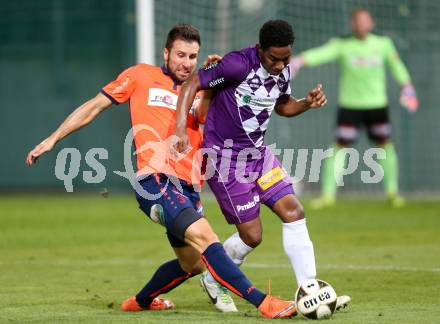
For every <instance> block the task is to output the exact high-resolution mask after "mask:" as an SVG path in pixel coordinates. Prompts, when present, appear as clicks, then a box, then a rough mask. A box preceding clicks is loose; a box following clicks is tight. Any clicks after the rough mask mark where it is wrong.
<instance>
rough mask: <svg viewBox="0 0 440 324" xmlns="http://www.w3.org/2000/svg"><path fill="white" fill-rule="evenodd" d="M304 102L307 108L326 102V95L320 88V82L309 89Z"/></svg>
mask: <svg viewBox="0 0 440 324" xmlns="http://www.w3.org/2000/svg"><path fill="white" fill-rule="evenodd" d="M306 103H307V104H308V106H309V108H321V107H324V106H325V105H326V104H327V97H326V95H325V93H324V90H322V84H318V85H317V86H316V87H315V88H313V89H312V90H310V91H309V93H308V94H307V97H306Z"/></svg>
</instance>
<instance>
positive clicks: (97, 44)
mask: <svg viewBox="0 0 440 324" xmlns="http://www.w3.org/2000/svg"><path fill="white" fill-rule="evenodd" d="M154 6H155V9H154V26H155V36H156V44H155V48H156V64H161V62H162V56H161V51H162V48H163V45H164V40H165V37H166V33H167V31H168V30H169V28H170V27H172V26H173V25H175V24H176V23H180V22H185V23H192V24H194V25H195V26H196V27H198V28H199V29H200V31H201V34H202V42H203V43H202V53H201V56H202V57H204V56H205V55H207V54H208V53H213V52H216V53H220V54H223V53H225V52H226V51H228V50H231V49H239V48H242V47H246V46H248V45H249V44H251V43H255V42H257V38H258V30H259V28H260V26H261V25H262V23H264V22H265V21H266V20H268V19H274V18H282V19H286V20H288V21H289V22H290V23H292V25H293V27H294V30H295V33H296V42H295V48H294V50H295V51H301V50H303V49H307V48H310V47H312V46H317V45H320V44H322V43H323V42H324V41H326V40H327V39H328V38H330V37H332V36H335V35H342V34H346V33H348V32H349V28H348V27H349V26H348V21H349V14H350V12H351V10H352V9H353V8H355V7H358V6H363V7H366V8H368V9H370V10H371V11H372V13H373V15H374V17H375V19H376V23H377V32H380V33H383V34H386V35H389V36H391V37H392V39H393V40H394V42H395V44H396V47H397V48H398V50H399V52H400V54H401V56H402V57H403V59H404V61H405V63H406V64H407V66H408V68H409V70H410V73H411V75H412V78H413V82H414V84H415V86H416V88H417V90H418V95H419V99H420V102H421V109H420V111H419V112H418V113H417V114H415V115H413V116H410V115H409V114H408V113H407V112H406V111H404V110H403V109H402V108H400V106H399V104H398V93H399V89H398V86H397V84H396V83H395V82H394V81H393V80H391V79H390V81H389V95H390V102H391V112H392V122H393V132H394V133H393V138H394V141H395V143H396V147H397V152H398V154H399V157H400V162H401V185H402V188H403V190H404V191H406V192H407V193H422V194H430V195H433V194H435V193H436V192H438V191H439V189H440V173H439V172H438V165H440V153H439V145H438V143H437V140H438V139H439V138H440V130H439V127H438V126H437V125H438V121H439V119H440V110H439V108H438V107H437V99H436V98H437V96H436V95H437V92H438V89H440V77H439V75H440V73H439V72H440V71H439V69H440V66H439V65H438V64H437V62H438V61H439V59H440V20H439V19H438V17H439V16H440V3H438V2H435V1H428V0H419V1H415V0H412V1H409V0H406V1H402V0H383V1H367V0H365V1H353V0H307V1H299V0H271V1H269V0H266V1H265V0H242V1H237V0H229V1H202V0H198V1H196V0H188V1H185V2H183V1H178V2H176V1H172V0H161V1H159V0H157V1H155V2H154ZM135 17H136V15H135V1H134V0H125V1H122V0H107V1H97V0H77V1H66V0H40V1H32V0H20V1H10V0H0V39H1V42H0V71H1V74H0V91H1V99H2V100H1V108H0V138H1V139H2V142H3V143H4V144H3V147H4V149H3V154H2V159H1V160H0V172H1V173H0V188H1V189H2V190H12V189H16V190H22V189H50V190H52V189H60V190H64V187H63V183H62V182H61V181H59V180H58V179H57V178H56V177H55V175H54V167H55V158H56V154H57V153H58V151H59V150H60V149H62V148H64V147H76V148H78V149H79V150H80V152H81V154H82V157H83V160H82V164H81V168H80V175H79V176H78V177H77V179H75V181H74V188H75V189H81V190H95V189H97V188H102V187H108V188H112V189H117V188H124V189H129V185H128V183H127V182H126V180H124V179H123V178H120V177H118V176H116V175H114V174H113V172H112V171H114V170H123V169H124V167H123V160H122V159H123V139H124V138H125V135H126V133H127V131H128V130H129V128H130V125H129V113H128V107H127V105H121V106H118V107H114V108H113V109H111V110H110V111H108V112H106V113H105V114H103V116H101V117H99V119H98V120H97V121H96V122H94V123H93V125H91V126H89V127H87V128H85V129H83V130H81V131H80V132H78V133H77V134H74V135H73V136H70V137H69V138H67V139H65V140H64V141H62V142H61V143H60V144H59V145H58V146H57V147H56V149H55V150H54V152H52V153H51V154H48V155H47V156H44V157H43V158H42V159H41V161H40V163H39V164H37V165H36V167H35V168H34V169H28V168H27V167H26V166H25V164H24V158H25V156H26V154H27V152H28V151H29V150H30V149H31V148H33V147H34V145H35V144H37V143H39V142H40V141H41V140H42V139H44V138H45V137H46V136H47V135H48V134H49V132H51V131H53V130H54V129H55V127H56V126H57V125H58V124H59V123H60V122H61V121H62V120H63V119H64V118H65V116H66V115H67V114H69V113H70V112H71V111H72V110H73V109H74V108H75V107H77V106H78V105H80V104H81V103H82V102H83V101H85V100H87V99H88V98H91V97H92V96H94V95H95V94H96V93H97V92H98V91H99V89H100V88H101V87H102V86H103V85H105V84H106V83H107V82H109V81H110V80H112V79H114V78H115V77H116V76H117V75H118V73H119V72H120V71H122V70H123V69H125V68H126V67H128V66H130V65H133V64H135V63H136V54H135V53H136V43H135V37H136V19H135ZM337 76H338V68H337V65H336V64H330V65H326V66H322V67H319V68H315V69H305V70H304V71H301V73H300V75H299V77H298V78H297V79H296V80H295V81H293V82H292V87H293V93H294V95H297V96H302V95H303V94H305V92H306V91H307V90H308V89H309V88H310V87H312V86H314V85H315V84H316V83H317V82H321V83H323V84H324V87H325V90H326V92H327V94H328V97H329V99H330V102H329V106H328V108H327V109H325V110H324V111H319V112H311V113H307V114H304V116H301V117H299V118H296V119H293V120H287V119H282V118H279V117H275V118H274V119H273V120H272V122H271V125H270V128H269V134H268V136H267V138H266V142H267V143H268V144H270V143H273V142H276V143H277V147H279V148H294V149H299V148H308V149H312V148H327V147H328V145H329V144H330V143H331V142H332V134H333V126H334V122H335V106H336V91H337V86H338V85H337V81H336V80H337V79H338V78H337ZM92 147H103V148H106V149H107V150H108V152H109V159H108V160H105V161H102V163H103V164H104V165H105V167H106V168H107V178H106V180H105V181H104V182H103V183H101V184H96V185H92V184H87V183H84V182H83V180H82V177H81V172H82V171H87V170H90V167H88V166H87V165H86V164H85V162H84V156H85V154H86V152H87V150H88V149H90V148H92ZM357 147H358V148H360V149H361V150H363V149H365V148H366V147H367V142H366V140H365V136H363V138H362V139H361V141H360V143H359V145H358V146H357ZM294 158H295V159H294V164H293V165H294V166H295V163H296V154H295V155H294ZM308 162H309V163H308V168H309V167H310V157H309V161H308ZM362 169H365V167H364V168H362V164H361V167H360V169H359V171H361V170H362ZM291 173H292V174H294V170H291ZM306 180H307V178H306ZM346 180H347V183H348V186H346V187H345V188H344V190H342V192H344V191H345V192H348V191H350V192H362V193H366V194H374V193H375V192H377V191H378V190H380V187H381V186H380V185H379V184H377V185H366V184H362V183H361V182H360V174H359V172H357V173H355V174H353V175H352V176H350V177H347V179H346ZM306 189H307V190H310V191H314V190H316V189H318V185H317V184H315V183H313V184H308V183H306Z"/></svg>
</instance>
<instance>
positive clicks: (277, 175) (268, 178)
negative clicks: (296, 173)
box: [257, 166, 286, 190]
mask: <svg viewBox="0 0 440 324" xmlns="http://www.w3.org/2000/svg"><path fill="white" fill-rule="evenodd" d="M285 176H286V175H285V173H284V172H283V170H282V169H281V168H280V167H279V166H278V167H276V168H274V169H272V170H270V171H269V172H268V173H266V174H264V175H263V176H261V178H260V179H258V180H257V182H258V185H259V186H260V187H261V189H263V190H266V189H268V188H270V187H272V186H273V185H274V184H276V183H277V182H278V181H280V180H282V179H283V178H284V177H285Z"/></svg>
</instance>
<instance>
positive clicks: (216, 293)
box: [200, 271, 238, 313]
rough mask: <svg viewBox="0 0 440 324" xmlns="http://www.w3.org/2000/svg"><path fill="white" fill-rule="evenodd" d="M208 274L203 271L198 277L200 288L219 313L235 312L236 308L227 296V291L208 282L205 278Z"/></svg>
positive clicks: (216, 284) (217, 284)
mask: <svg viewBox="0 0 440 324" xmlns="http://www.w3.org/2000/svg"><path fill="white" fill-rule="evenodd" d="M207 274H208V272H207V271H205V272H204V273H202V274H201V276H200V286H202V288H203V290H204V291H205V292H206V294H207V295H208V297H209V299H210V300H211V302H212V303H213V304H214V306H215V308H217V309H218V310H219V311H220V312H224V313H227V312H237V311H238V310H237V307H236V306H235V304H234V300H233V299H232V297H231V296H230V294H229V290H228V289H227V288H225V287H223V286H222V285H220V284H219V283H217V282H215V283H210V282H208V280H207V278H206V276H207Z"/></svg>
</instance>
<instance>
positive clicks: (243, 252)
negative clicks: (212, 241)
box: [206, 232, 253, 284]
mask: <svg viewBox="0 0 440 324" xmlns="http://www.w3.org/2000/svg"><path fill="white" fill-rule="evenodd" d="M223 247H224V248H225V251H226V254H227V255H228V256H229V257H230V258H231V259H232V261H233V262H234V263H235V264H236V265H237V266H238V267H239V266H241V265H242V264H243V262H244V259H245V258H246V256H247V255H248V254H249V253H251V252H252V250H253V248H251V247H250V246H248V245H246V243H244V242H243V240H242V239H241V238H240V235H239V234H238V232H237V233H234V234H232V235H231V236H230V237H229V238H228V239H227V240H226V241H225V242H224V243H223ZM206 280H207V281H208V282H209V283H211V284H212V283H215V282H216V280H215V279H214V278H213V277H212V275H211V273H210V272H208V274H207V275H206Z"/></svg>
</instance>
